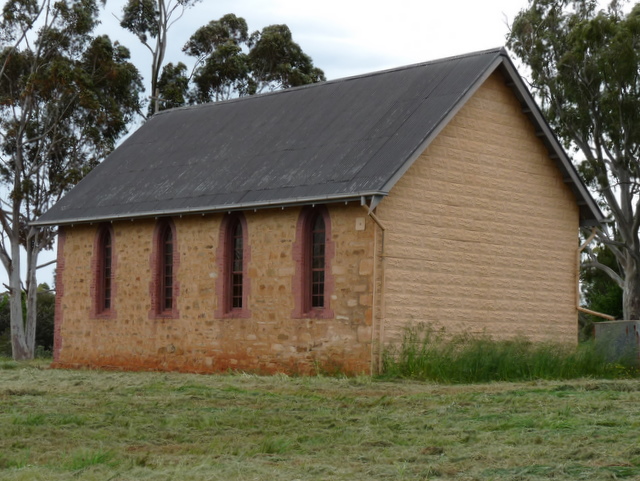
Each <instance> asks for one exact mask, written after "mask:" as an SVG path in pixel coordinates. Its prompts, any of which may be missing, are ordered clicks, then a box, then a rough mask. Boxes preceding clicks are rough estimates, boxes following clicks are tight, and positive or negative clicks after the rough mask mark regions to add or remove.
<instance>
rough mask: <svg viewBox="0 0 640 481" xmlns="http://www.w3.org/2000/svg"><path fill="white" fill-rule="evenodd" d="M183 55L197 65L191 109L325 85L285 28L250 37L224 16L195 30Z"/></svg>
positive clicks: (235, 19) (232, 18)
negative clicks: (315, 84)
mask: <svg viewBox="0 0 640 481" xmlns="http://www.w3.org/2000/svg"><path fill="white" fill-rule="evenodd" d="M183 51H184V52H185V53H186V54H187V55H189V56H191V57H194V58H195V59H196V61H195V67H194V70H193V74H192V82H193V88H192V89H191V101H192V102H193V103H201V102H211V101H216V100H225V99H228V98H231V97H234V96H240V97H241V96H244V95H252V94H255V93H260V92H264V91H270V90H279V89H284V88H289V87H296V86H300V85H305V84H310V83H315V82H319V81H322V80H325V77H324V73H323V71H322V70H321V69H319V68H317V67H315V66H314V64H313V60H312V59H311V57H310V56H309V55H307V54H306V53H304V51H303V50H302V48H301V47H300V45H298V44H297V43H296V42H295V41H294V40H293V36H292V34H291V30H290V29H289V27H287V26H286V25H269V26H267V27H264V28H263V29H262V30H260V31H255V32H253V33H251V34H249V29H248V27H247V22H246V21H245V20H244V19H243V18H242V17H237V16H236V15H234V14H227V15H224V16H223V17H222V18H220V19H219V20H213V21H211V22H209V23H208V24H207V25H205V26H203V27H200V28H199V29H198V30H197V31H196V32H195V33H194V34H193V35H192V36H191V38H190V39H189V41H188V42H187V43H186V45H185V46H184V48H183Z"/></svg>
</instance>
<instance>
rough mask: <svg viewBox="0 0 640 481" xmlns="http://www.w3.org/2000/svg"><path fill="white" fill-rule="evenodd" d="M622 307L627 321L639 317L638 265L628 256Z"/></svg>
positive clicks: (639, 272) (639, 268)
mask: <svg viewBox="0 0 640 481" xmlns="http://www.w3.org/2000/svg"><path fill="white" fill-rule="evenodd" d="M622 309H623V313H624V319H625V320H627V321H631V320H638V319H640V265H639V263H638V262H637V261H636V260H635V259H634V258H633V256H629V258H628V259H627V262H626V265H625V269H624V289H623V294H622Z"/></svg>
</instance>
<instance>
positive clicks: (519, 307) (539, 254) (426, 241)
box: [377, 74, 578, 342]
mask: <svg viewBox="0 0 640 481" xmlns="http://www.w3.org/2000/svg"><path fill="white" fill-rule="evenodd" d="M377 215H378V216H379V218H380V219H381V221H382V222H383V223H384V224H385V226H386V227H387V230H386V233H385V261H384V262H385V299H384V301H385V312H384V317H385V319H386V322H385V324H384V332H383V333H382V337H383V339H384V340H385V342H391V341H397V340H398V339H400V338H401V336H402V333H403V328H404V326H406V325H408V324H412V323H427V324H430V325H431V326H433V327H444V328H445V330H446V331H447V332H449V333H460V332H465V333H474V334H480V333H486V334H489V335H491V336H493V337H496V338H504V337H512V336H517V335H523V336H526V337H528V338H530V339H533V340H543V339H545V340H553V341H559V342H576V339H577V312H576V307H575V306H576V248H577V247H578V208H577V205H576V200H575V198H574V195H573V194H572V192H571V190H570V189H569V188H568V187H567V186H566V185H565V184H564V182H563V179H562V174H561V172H560V171H559V170H558V168H557V167H556V165H555V164H554V162H553V161H552V160H551V159H550V158H549V154H548V152H547V150H546V149H545V147H544V145H543V143H542V142H541V141H540V139H538V138H537V137H536V135H535V131H534V127H533V125H531V123H530V122H529V121H528V119H527V118H526V116H525V115H524V114H523V113H522V108H521V106H520V104H519V102H518V101H517V100H516V98H515V97H514V96H513V94H512V92H511V90H510V89H509V88H507V87H506V86H505V83H504V79H503V78H502V77H501V76H500V75H499V74H494V75H493V76H492V77H490V78H489V79H488V80H487V81H486V82H485V84H483V86H482V87H481V88H480V89H479V90H478V91H477V92H476V93H475V94H474V96H473V97H472V98H471V99H470V100H469V101H468V102H467V104H466V105H465V106H464V107H463V108H462V109H461V110H460V111H459V112H458V113H457V114H456V116H455V117H454V118H453V119H452V120H451V122H450V123H449V124H448V125H447V126H446V127H445V128H444V130H443V131H442V132H441V133H440V134H439V135H438V136H437V137H436V139H435V140H434V141H433V142H432V143H431V144H430V146H429V147H428V148H427V149H426V150H425V152H424V153H423V154H422V155H421V156H420V157H419V158H418V159H417V160H416V162H415V163H414V164H413V165H412V166H411V168H410V169H409V170H408V171H407V173H406V174H405V175H404V176H403V177H402V178H401V179H400V180H399V181H398V183H397V184H396V185H395V186H394V187H393V189H392V190H391V192H390V194H389V196H388V197H387V198H385V199H384V200H383V201H382V203H381V204H380V206H379V207H378V209H377Z"/></svg>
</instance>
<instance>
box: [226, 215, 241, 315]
mask: <svg viewBox="0 0 640 481" xmlns="http://www.w3.org/2000/svg"><path fill="white" fill-rule="evenodd" d="M229 241H230V242H229V245H228V249H229V255H228V260H227V262H228V263H229V265H228V267H227V270H228V276H229V277H228V279H227V282H229V287H230V289H229V300H228V305H229V308H230V310H231V309H242V307H243V306H242V304H243V302H242V286H243V281H244V279H243V277H244V275H243V264H244V247H243V246H244V241H243V237H242V224H241V223H240V219H238V218H237V217H236V218H235V219H234V220H233V221H232V223H231V225H230V227H229Z"/></svg>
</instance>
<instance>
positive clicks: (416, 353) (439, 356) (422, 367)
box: [383, 326, 636, 383]
mask: <svg viewBox="0 0 640 481" xmlns="http://www.w3.org/2000/svg"><path fill="white" fill-rule="evenodd" d="M620 366H622V367H623V369H620ZM635 372H636V371H635V369H634V367H633V365H632V364H631V363H629V365H628V366H626V365H622V364H615V365H614V364H611V363H608V362H607V361H606V358H605V356H604V353H601V352H599V351H598V350H597V349H596V347H595V345H594V344H593V343H583V344H581V345H579V346H577V347H573V346H566V345H559V344H553V343H534V342H531V341H529V340H527V339H524V338H516V339H511V340H504V341H495V340H493V339H491V338H489V337H487V336H470V335H458V336H449V337H447V336H446V334H445V332H444V331H439V332H436V331H434V330H433V329H431V328H429V327H427V326H420V327H416V328H408V329H406V331H405V335H404V338H403V341H402V345H401V346H400V347H399V348H389V349H387V350H385V352H384V356H383V377H384V378H409V379H420V380H425V381H426V380H429V381H436V382H442V383H479V382H491V381H510V382H513V381H532V380H536V379H573V378H580V377H589V376H593V377H604V378H615V377H619V376H621V375H623V376H626V375H631V374H634V375H635Z"/></svg>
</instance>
